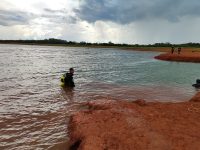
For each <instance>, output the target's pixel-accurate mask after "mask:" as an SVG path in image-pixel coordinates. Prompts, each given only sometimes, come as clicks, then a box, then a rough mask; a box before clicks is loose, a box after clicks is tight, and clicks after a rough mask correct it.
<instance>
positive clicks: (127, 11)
mask: <svg viewBox="0 0 200 150" xmlns="http://www.w3.org/2000/svg"><path fill="white" fill-rule="evenodd" d="M45 38H60V39H64V40H68V41H78V42H80V41H87V42H109V41H111V42H114V43H132V44H136V43H137V44H152V43H158V42H170V43H185V42H200V1H199V0H1V2H0V39H45Z"/></svg>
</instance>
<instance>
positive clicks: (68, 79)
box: [64, 73, 75, 87]
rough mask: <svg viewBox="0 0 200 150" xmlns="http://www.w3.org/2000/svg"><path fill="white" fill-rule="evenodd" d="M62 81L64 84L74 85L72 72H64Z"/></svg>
mask: <svg viewBox="0 0 200 150" xmlns="http://www.w3.org/2000/svg"><path fill="white" fill-rule="evenodd" d="M64 83H65V86H68V87H75V84H74V79H73V74H72V73H66V74H65V79H64Z"/></svg>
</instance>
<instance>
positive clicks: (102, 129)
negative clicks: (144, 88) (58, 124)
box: [69, 93, 200, 150]
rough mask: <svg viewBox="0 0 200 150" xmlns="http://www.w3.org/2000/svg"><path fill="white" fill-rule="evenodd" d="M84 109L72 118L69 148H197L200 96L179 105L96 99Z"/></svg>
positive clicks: (199, 130) (169, 149) (151, 149)
mask: <svg viewBox="0 0 200 150" xmlns="http://www.w3.org/2000/svg"><path fill="white" fill-rule="evenodd" d="M85 106H87V107H88V108H87V110H85V111H81V112H78V113H76V114H74V115H73V116H71V119H70V123H69V124H70V125H69V131H70V133H69V135H70V149H78V150H133V149H134V150H199V149H200V141H199V139H200V93H198V94H197V95H196V96H195V97H193V98H192V99H191V100H190V101H188V102H182V103H160V102H149V103H147V102H145V101H143V100H138V101H135V102H127V101H114V100H98V101H94V102H89V103H87V104H86V105H85Z"/></svg>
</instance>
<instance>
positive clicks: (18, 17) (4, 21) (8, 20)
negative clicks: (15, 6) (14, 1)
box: [0, 10, 34, 26]
mask: <svg viewBox="0 0 200 150" xmlns="http://www.w3.org/2000/svg"><path fill="white" fill-rule="evenodd" d="M32 18H34V14H30V13H25V12H22V11H7V10H0V25H2V26H12V25H19V24H20V25H21V24H28V22H29V21H30V20H31V19H32Z"/></svg>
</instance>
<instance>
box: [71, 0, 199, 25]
mask: <svg viewBox="0 0 200 150" xmlns="http://www.w3.org/2000/svg"><path fill="white" fill-rule="evenodd" d="M199 8H200V3H199V0H190V1H188V0H151V1H150V0H123V1H122V0H109V1H108V0H82V2H81V4H80V7H79V9H76V10H74V11H75V13H76V15H77V16H78V17H79V18H80V19H82V20H86V21H88V22H95V21H98V20H102V21H113V22H117V23H121V24H127V23H131V22H134V21H138V20H145V19H154V18H162V19H165V20H168V21H170V22H174V21H179V19H180V18H181V17H184V16H188V15H189V16H194V17H199V15H200V9H199Z"/></svg>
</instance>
